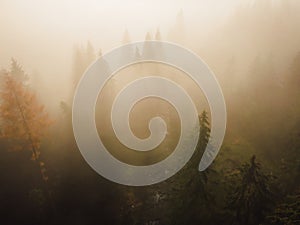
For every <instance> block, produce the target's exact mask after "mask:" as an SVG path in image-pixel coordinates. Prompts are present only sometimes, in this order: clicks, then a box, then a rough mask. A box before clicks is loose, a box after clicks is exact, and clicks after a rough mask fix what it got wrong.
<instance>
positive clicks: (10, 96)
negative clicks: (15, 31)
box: [0, 72, 51, 180]
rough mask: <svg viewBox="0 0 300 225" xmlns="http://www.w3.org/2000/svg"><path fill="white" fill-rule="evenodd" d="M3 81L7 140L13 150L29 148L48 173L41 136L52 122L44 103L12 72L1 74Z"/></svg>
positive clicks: (0, 113)
mask: <svg viewBox="0 0 300 225" xmlns="http://www.w3.org/2000/svg"><path fill="white" fill-rule="evenodd" d="M2 76H3V77H2V81H3V85H2V87H1V89H0V132H1V136H2V138H5V139H6V140H8V142H9V144H10V149H11V150H30V151H31V152H32V159H33V160H35V161H36V162H37V163H38V164H39V166H40V168H41V173H42V177H43V179H44V180H47V179H48V177H47V176H46V175H45V171H46V170H45V168H44V163H43V162H42V161H41V160H40V159H39V156H40V145H41V140H42V137H43V136H44V135H45V134H46V130H47V128H48V127H49V125H50V124H51V121H50V119H49V116H48V114H47V113H46V112H45V109H44V106H43V105H41V104H40V103H39V101H38V99H37V98H36V96H35V94H34V93H33V92H32V91H31V90H30V89H29V87H27V85H25V84H24V82H22V81H21V80H19V79H17V78H15V77H14V75H13V73H10V72H6V73H5V74H3V75H2Z"/></svg>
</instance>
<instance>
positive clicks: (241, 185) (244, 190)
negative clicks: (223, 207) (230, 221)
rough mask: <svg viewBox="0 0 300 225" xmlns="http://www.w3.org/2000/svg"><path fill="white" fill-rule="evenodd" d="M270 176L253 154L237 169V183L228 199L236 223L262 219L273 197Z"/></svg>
mask: <svg viewBox="0 0 300 225" xmlns="http://www.w3.org/2000/svg"><path fill="white" fill-rule="evenodd" d="M271 178H272V177H271V176H270V175H266V174H264V173H263V172H262V170H261V166H260V164H259V163H258V162H256V157H255V156H252V158H251V160H250V163H245V164H243V165H242V166H241V167H240V168H238V169H237V183H236V186H235V189H234V190H233V192H232V193H231V194H230V196H229V199H228V207H229V208H230V209H232V210H233V212H234V217H235V219H234V220H235V223H236V224H239V225H255V224H259V223H260V222H262V221H263V219H264V216H265V214H266V212H268V210H269V209H270V207H271V204H272V201H273V200H272V197H274V196H273V195H272V191H271V190H270V182H271Z"/></svg>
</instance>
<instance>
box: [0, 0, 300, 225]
mask: <svg viewBox="0 0 300 225" xmlns="http://www.w3.org/2000/svg"><path fill="white" fill-rule="evenodd" d="M299 15H300V4H299V2H297V1H293V0H292V1H281V2H280V4H278V3H277V4H275V5H274V4H272V3H271V1H254V2H253V3H252V4H249V5H241V6H240V7H237V8H236V9H235V10H234V13H232V15H230V16H229V17H228V18H227V20H226V22H224V23H223V24H222V25H221V26H220V27H217V28H216V29H215V30H214V31H213V32H212V33H210V35H211V38H206V37H205V35H202V36H201V35H198V34H197V33H196V32H195V33H193V31H190V32H188V26H187V24H186V23H185V14H184V12H183V11H180V12H179V13H178V16H177V18H176V21H175V24H174V26H173V28H172V29H170V32H168V31H166V32H163V31H162V30H160V29H157V30H155V32H154V33H151V32H148V33H147V34H145V40H166V41H172V42H175V43H179V44H181V45H183V46H188V47H189V48H191V49H192V50H193V51H194V52H195V53H196V54H198V55H199V56H200V57H202V58H203V59H204V60H205V61H206V63H207V64H208V65H209V66H210V67H211V69H212V70H213V71H214V72H215V74H216V76H217V78H218V80H219V82H220V85H221V87H222V89H223V92H224V96H225V100H226V105H227V113H228V118H227V119H228V121H227V130H226V136H225V140H224V143H223V146H222V148H221V150H220V153H219V154H218V156H217V158H216V159H215V161H214V162H213V164H212V165H211V166H210V167H209V168H208V169H207V170H205V171H204V172H199V171H198V165H199V162H200V159H201V157H202V154H203V151H204V149H205V147H206V146H207V144H208V141H209V137H210V124H211V118H210V109H209V106H208V104H207V102H206V100H205V97H203V95H202V94H201V93H200V95H199V97H197V98H195V97H193V100H194V101H196V102H197V106H199V105H201V107H200V106H199V107H197V108H201V111H199V124H200V136H199V142H198V145H197V148H196V150H195V152H194V155H193V156H192V159H191V160H190V161H189V162H188V163H187V164H186V165H185V166H184V168H183V169H182V170H180V171H179V172H178V173H177V174H176V175H174V176H173V177H171V178H169V179H167V180H165V181H163V182H161V183H158V184H154V185H150V186H142V187H131V186H124V185H121V184H116V183H113V182H111V181H108V180H106V179H105V178H103V177H101V176H100V175H99V174H97V173H96V172H95V171H94V170H93V169H92V168H91V167H90V166H89V165H88V164H87V163H86V162H85V160H84V158H83V157H82V155H81V154H80V151H79V150H78V147H77V145H76V141H75V138H74V135H73V130H72V100H73V96H74V93H75V90H76V85H77V84H78V82H79V80H80V78H81V76H82V74H83V73H84V71H85V70H86V68H87V67H88V66H89V65H90V64H91V63H92V62H93V61H94V60H95V59H96V58H97V57H101V56H102V51H101V50H100V49H96V48H95V47H94V46H93V44H92V43H91V42H90V41H86V44H83V45H80V44H78V45H75V46H74V49H73V52H72V53H70V55H71V54H73V58H72V64H71V65H69V67H70V68H71V69H70V71H71V72H70V73H71V74H70V79H69V81H68V85H69V89H68V90H69V93H68V96H67V97H61V99H60V100H59V101H56V102H55V105H56V107H53V104H52V102H51V104H48V102H47V97H45V96H43V93H45V92H44V90H43V85H45V83H47V82H44V84H43V85H41V83H40V81H39V79H38V75H36V74H31V73H29V72H27V71H25V69H24V65H23V63H22V62H21V61H19V60H18V59H15V58H11V62H10V66H9V67H7V68H3V69H2V70H1V71H0V87H1V88H0V180H1V186H0V202H1V205H0V212H1V218H0V224H28V225H29V224H30V225H32V224H49V225H50V224H72V225H76V224H78V225H85V224H86V225H89V224H124V225H125V224H128V225H135V224H136V225H160V224H162V225H176V224H178V225H179V224H180V225H183V224H187V225H194V224H205V225H210V224H211V225H218V224H220V225H226V224H228V225H229V224H230V225H259V224H262V225H273V224H274V225H296V224H300V157H299V156H300V41H299V40H300V30H299V27H300V16H299ZM132 41H133V38H132V37H131V34H130V31H129V30H125V32H124V34H123V38H121V43H122V44H126V43H130V42H132ZM143 51H145V49H143V50H142V49H132V54H135V55H136V56H137V57H138V56H140V55H141V54H143ZM162 51H163V50H162ZM9 57H11V56H9ZM149 70H150V72H153V71H154V72H160V73H170V72H171V73H172V75H169V76H170V77H171V78H173V79H174V80H176V82H177V83H179V84H180V83H181V84H182V85H183V86H185V87H188V88H189V91H190V92H189V93H191V94H192V95H197V93H198V92H197V91H195V90H194V86H193V85H194V84H193V83H192V82H191V80H190V79H188V78H187V79H183V78H181V75H182V74H184V73H183V72H181V71H175V70H174V69H171V68H166V67H165V66H163V65H159V66H157V65H152V64H143V65H135V66H133V68H131V69H130V68H125V69H123V71H119V72H118V74H116V75H115V79H111V80H110V81H109V82H107V84H106V87H105V88H106V89H104V90H103V92H104V93H100V95H99V99H98V102H97V106H96V116H95V117H96V122H97V128H98V132H99V136H100V137H101V138H103V139H104V140H105V142H106V143H107V145H108V146H110V147H112V148H114V149H115V150H112V151H113V152H115V153H114V154H115V155H118V154H119V153H118V152H120V148H122V149H123V148H124V146H123V147H122V146H120V144H119V143H117V142H116V141H115V137H114V134H113V133H112V132H113V131H112V129H111V125H108V124H107V123H109V121H107V120H106V119H105V116H107V114H108V113H109V112H110V111H109V110H107V109H106V108H108V107H110V106H111V102H112V101H113V99H114V96H115V95H116V93H117V92H118V91H119V90H120V89H121V88H122V86H124V84H125V83H126V82H125V80H122V78H121V77H122V75H124V74H129V73H132V72H138V74H140V72H145V71H149ZM40 73H42V71H40ZM136 76H137V75H135V76H132V77H131V78H130V79H134V78H136ZM127 77H128V76H127ZM127 82H128V81H127ZM52 91H53V92H55V87H54V88H53V90H52ZM105 91H106V92H105ZM53 94H55V95H57V93H53ZM198 94H199V93H198ZM101 99H102V100H103V99H105V100H104V101H101ZM153 104H154V105H156V106H158V107H154V109H155V110H156V109H159V110H160V111H161V112H162V114H163V116H162V117H163V118H166V124H167V126H168V131H169V133H170V134H169V136H168V137H167V138H169V140H170V141H169V142H166V143H164V145H162V146H160V148H159V149H158V151H157V152H158V153H156V154H154V155H152V156H143V157H142V158H139V157H138V156H135V155H134V154H131V155H129V156H128V155H127V156H126V154H125V156H124V157H123V158H122V156H121V154H119V157H120V159H122V160H124V161H129V162H131V163H133V164H134V163H141V162H142V163H149V160H150V161H151V160H152V161H153V160H154V161H155V160H158V159H161V158H164V157H166V156H167V155H168V154H170V146H171V147H172V146H173V145H174V143H173V141H172V140H173V139H175V138H177V137H178V133H176V132H178V131H176V130H178V118H177V117H176V112H174V110H173V109H172V107H170V106H169V105H165V104H164V103H163V102H159V101H156V100H155V101H154V100H153V102H148V104H145V105H143V106H141V107H140V112H143V111H147V112H149V114H150V116H151V113H154V112H152V111H151V110H153V108H150V109H149V106H151V105H153ZM136 114H139V113H136ZM148 119H149V118H148ZM132 120H133V123H137V124H135V125H134V126H135V128H134V129H135V130H136V132H137V133H140V135H141V137H147V134H148V132H149V131H148V130H147V129H146V131H144V130H143V129H145V126H144V124H147V118H136V119H132ZM143 132H144V133H143ZM212 138H213V137H212ZM168 146H169V147H168ZM171 150H172V149H171ZM146 154H147V153H146ZM147 160H148V161H147ZM152 161H151V162H152Z"/></svg>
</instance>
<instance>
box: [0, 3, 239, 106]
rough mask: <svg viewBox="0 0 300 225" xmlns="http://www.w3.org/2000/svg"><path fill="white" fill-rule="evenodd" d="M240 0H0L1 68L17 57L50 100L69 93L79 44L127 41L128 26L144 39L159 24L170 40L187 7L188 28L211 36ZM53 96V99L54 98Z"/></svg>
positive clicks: (133, 36) (133, 35) (134, 37)
mask: <svg viewBox="0 0 300 225" xmlns="http://www.w3.org/2000/svg"><path fill="white" fill-rule="evenodd" d="M236 4H237V1H233V0H232V1H217V0H214V1H205V0H202V1H200V2H199V1H193V0H192V1H183V0H182V1H170V0H168V1H163V2H162V1H158V0H154V1H145V0H144V1H138V0H130V1H126V3H125V1H117V0H113V1H96V0H90V1H84V0H76V1H68V0H63V1H59V0H55V1H38V0H29V1H18V0H13V1H9V0H2V1H1V2H0V27H1V36H0V49H1V52H0V68H8V67H9V64H10V58H11V57H14V58H15V59H17V61H18V62H19V63H20V64H21V65H22V66H23V68H24V70H25V71H26V72H27V73H28V74H30V75H32V76H35V77H37V79H38V80H39V82H41V84H40V85H41V86H42V88H41V90H42V92H43V95H48V96H51V99H49V98H48V104H49V103H52V104H55V102H59V100H61V99H65V98H67V96H68V92H69V91H70V89H69V85H68V84H69V83H70V79H71V78H70V76H71V71H72V70H71V65H72V54H73V47H74V45H83V46H85V45H86V43H87V41H90V42H91V43H92V44H93V46H94V48H95V49H96V50H98V49H100V48H101V49H102V52H104V53H105V52H106V51H109V50H110V49H111V48H113V47H117V46H119V45H120V44H121V40H122V35H123V32H124V30H125V29H127V30H128V31H129V33H130V37H131V41H142V40H144V38H145V34H146V32H151V33H154V32H155V31H156V29H157V28H159V29H160V30H161V32H162V37H163V39H165V40H166V39H167V37H168V34H169V32H170V30H171V28H172V27H173V26H174V24H175V21H176V15H177V14H178V12H179V11H180V10H183V13H184V19H185V25H186V32H187V36H188V37H189V32H190V31H193V32H195V31H196V33H198V34H199V35H204V36H206V35H207V33H208V32H210V31H211V30H212V29H213V28H215V27H216V26H219V25H220V24H221V23H223V21H224V19H225V18H226V17H227V16H228V13H229V12H231V11H232V10H233V6H234V5H236ZM49 100H50V101H49Z"/></svg>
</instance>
